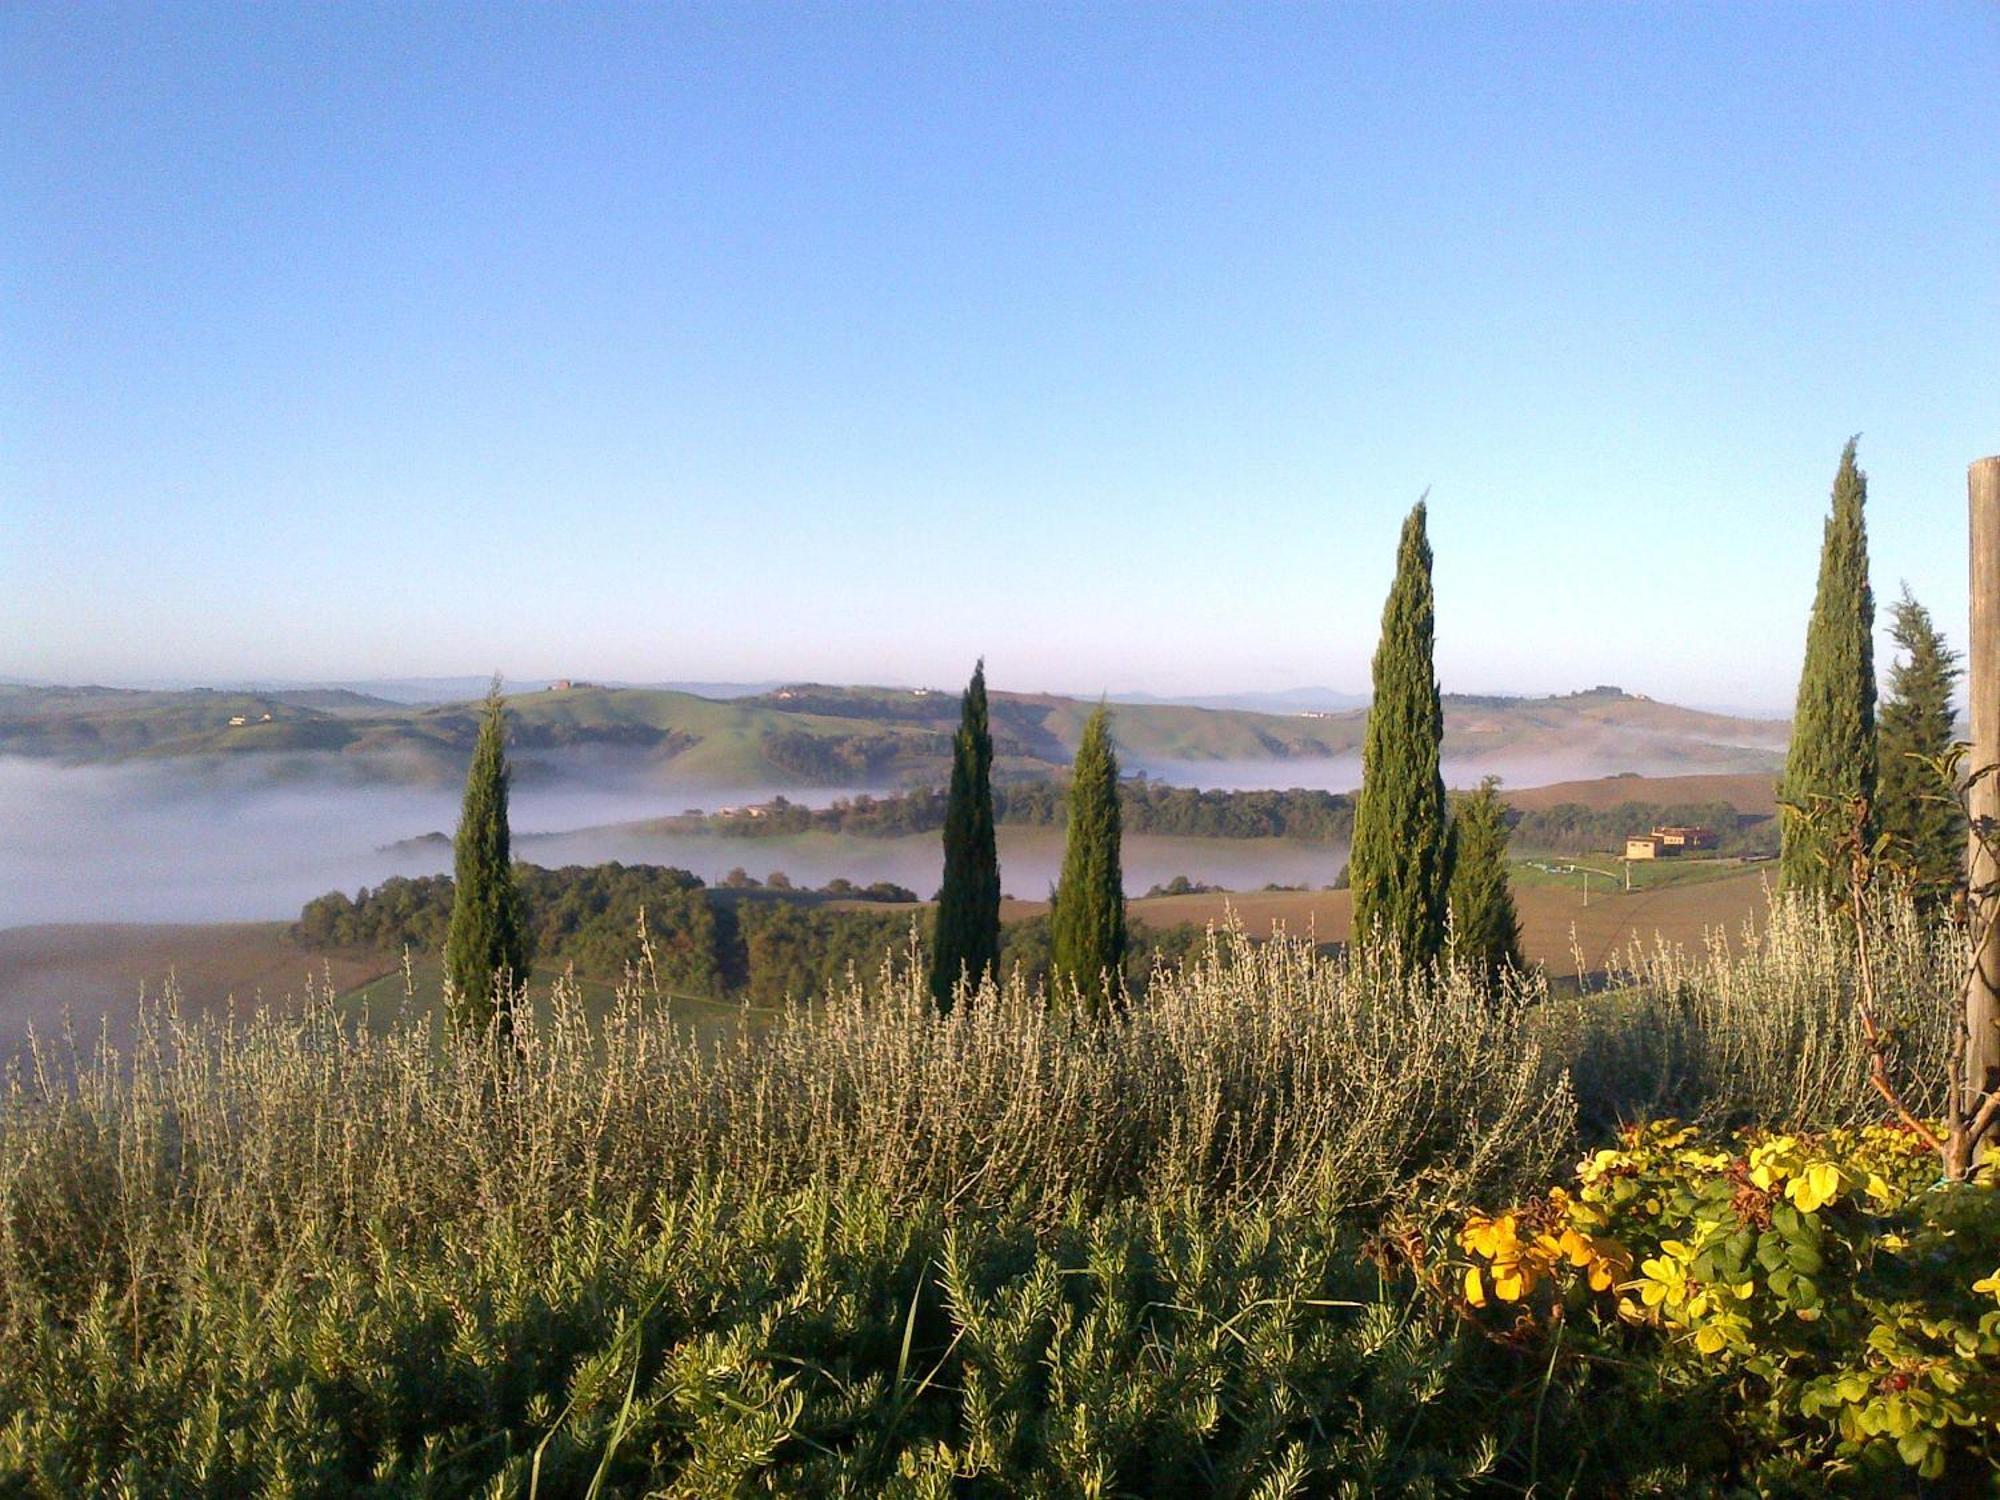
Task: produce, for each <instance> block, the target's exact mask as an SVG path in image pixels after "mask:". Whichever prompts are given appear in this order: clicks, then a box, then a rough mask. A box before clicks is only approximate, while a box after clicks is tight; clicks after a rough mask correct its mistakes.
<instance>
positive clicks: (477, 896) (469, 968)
mask: <svg viewBox="0 0 2000 1500" xmlns="http://www.w3.org/2000/svg"><path fill="white" fill-rule="evenodd" d="M506 737H507V711H506V706H505V704H504V703H503V702H502V700H501V697H500V684H499V683H498V682H497V681H496V682H495V683H494V685H493V688H492V690H491V691H490V692H489V693H487V695H486V708H485V713H484V715H483V717H482V718H481V720H480V724H479V738H478V741H477V742H476V743H475V744H474V745H473V748H472V767H471V769H470V770H469V771H467V773H466V777H465V805H464V808H463V810H462V811H461V812H460V814H459V819H458V837H457V839H456V841H455V842H454V846H453V853H454V858H453V862H452V872H453V874H452V891H453V894H452V904H451V926H450V927H449V928H448V929H447V930H446V933H445V943H444V971H445V977H446V979H447V980H448V981H449V983H450V986H451V990H450V993H451V996H452V1008H451V1020H452V1022H453V1024H454V1025H456V1026H458V1027H460V1028H462V1029H466V1030H471V1031H483V1030H484V1029H485V1028H486V1027H487V1026H488V1025H490V1024H492V1023H493V1021H494V1020H495V1019H496V1018H497V1019H498V1021H499V1023H500V1027H501V1029H502V1030H503V1031H505V1030H507V1029H508V1027H509V1023H510V1019H511V1018H510V1014H509V1012H510V1010H511V1007H512V1005H513V1001H514V997H515V995H516V994H518V993H519V992H520V991H521V990H522V989H523V988H524V987H525V986H526V984H527V982H528V953H527V942H526V936H525V932H526V929H525V926H524V924H523V922H522V920H521V898H520V893H519V892H518V891H517V890H516V889H515V886H514V865H513V854H512V851H511V849H510V847H509V836H508V831H507V781H508V771H507V747H506Z"/></svg>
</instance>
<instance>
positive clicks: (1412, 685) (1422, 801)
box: [1348, 500, 1451, 964]
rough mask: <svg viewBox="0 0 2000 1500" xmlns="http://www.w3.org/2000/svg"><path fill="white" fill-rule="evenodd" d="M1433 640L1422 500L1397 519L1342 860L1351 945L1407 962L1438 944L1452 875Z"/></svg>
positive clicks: (1426, 958) (1429, 955) (1430, 955)
mask: <svg viewBox="0 0 2000 1500" xmlns="http://www.w3.org/2000/svg"><path fill="white" fill-rule="evenodd" d="M1435 634H1436V600H1435V598H1434V597H1433V595H1432V592H1431V546H1430V540H1429V537H1428V536H1427V535H1426V533H1425V506H1424V502H1423V501H1421V500H1419V501H1418V502H1417V504H1416V508H1415V509H1413V510H1412V511H1411V512H1410V515H1409V519H1408V520H1406V521H1405V522H1404V523H1403V535H1402V539H1401V541H1400V542H1399V543H1398V546H1397V550H1396V579H1395V582H1394V583H1393V584H1391V585H1390V587H1389V599H1388V602H1387V603H1386V604H1385V605H1384V606H1383V607H1382V639H1381V642H1380V644H1378V645H1377V646H1376V648H1375V672H1374V676H1375V683H1374V692H1375V696H1374V699H1373V701H1372V702H1371V703H1370V704H1369V707H1368V729H1367V736H1366V738H1365V739H1364V740H1363V741H1362V746H1361V793H1360V796H1359V797H1358V798H1357V800H1356V803H1355V809H1354V850H1353V853H1352V855H1351V856H1350V858H1349V861H1348V871H1349V880H1350V883H1351V884H1352V885H1353V888H1354V941H1355V942H1356V943H1367V942H1373V941H1381V942H1385V943H1388V944H1392V945H1393V946H1394V947H1395V949H1396V950H1397V951H1398V952H1399V953H1400V954H1401V955H1402V957H1403V960H1404V961H1405V962H1407V963H1412V964H1423V963H1428V962H1430V961H1431V960H1432V959H1434V958H1436V957H1437V955H1438V953H1439V952H1440V951H1441V950H1442V948H1443V946H1444V931H1445V913H1446V909H1447V908H1446V901H1445V895H1446V889H1447V887H1448V885H1449V883H1450V879H1451V837H1450V828H1449V825H1448V822H1447V818H1446V810H1445V795H1444V776H1443V774H1442V772H1441V770H1440V767H1439V753H1440V747H1441V745H1442V743H1443V740H1444V707H1443V704H1442V703H1441V701H1440V700H1439V697H1438V687H1437V677H1436V675H1435V672H1434V669H1433V666H1432V660H1431V655H1432V646H1433V641H1434V637H1435Z"/></svg>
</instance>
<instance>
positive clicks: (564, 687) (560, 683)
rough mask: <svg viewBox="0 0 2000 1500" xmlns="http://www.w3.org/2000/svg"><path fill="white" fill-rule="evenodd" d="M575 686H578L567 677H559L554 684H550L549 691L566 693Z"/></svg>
mask: <svg viewBox="0 0 2000 1500" xmlns="http://www.w3.org/2000/svg"><path fill="white" fill-rule="evenodd" d="M575 686H576V684H575V683H573V682H571V681H570V680H569V679H568V678H567V677H558V678H557V679H556V680H555V681H554V682H552V683H550V684H549V686H548V691H549V692H551V693H566V692H568V691H569V690H570V689H571V688H573V687H575Z"/></svg>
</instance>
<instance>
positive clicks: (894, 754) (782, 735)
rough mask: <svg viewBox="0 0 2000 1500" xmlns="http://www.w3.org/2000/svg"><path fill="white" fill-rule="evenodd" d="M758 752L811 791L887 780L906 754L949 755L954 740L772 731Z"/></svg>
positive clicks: (906, 735)
mask: <svg viewBox="0 0 2000 1500" xmlns="http://www.w3.org/2000/svg"><path fill="white" fill-rule="evenodd" d="M758 748H759V750H760V751H761V752H762V753H763V756H764V759H765V760H767V761H769V762H770V763H771V764H772V765H774V766H776V767H777V768H778V769H779V770H780V771H783V772H784V773H785V774H786V775H788V776H792V777H795V778H797V779H798V780H799V781H800V782H803V783H804V784H806V785H808V786H851V785H853V784H854V783H855V782H858V781H873V780H876V779H878V778H880V777H882V776H884V775H886V774H887V773H888V772H889V770H890V768H891V767H892V766H894V764H895V763H896V761H897V759H898V758H899V757H902V756H904V755H910V754H916V755H924V756H939V757H942V756H945V755H949V754H950V753H951V738H950V736H948V735H943V734H934V733H927V732H924V731H920V730H919V731H910V732H904V733H883V734H854V735H845V736H842V737H840V738H837V739H836V738H830V737H828V736H825V735H817V734H811V733H809V732H807V731H805V730H803V729H774V730H771V731H769V732H768V733H766V734H765V735H764V736H763V738H762V739H761V740H760V741H759V742H758Z"/></svg>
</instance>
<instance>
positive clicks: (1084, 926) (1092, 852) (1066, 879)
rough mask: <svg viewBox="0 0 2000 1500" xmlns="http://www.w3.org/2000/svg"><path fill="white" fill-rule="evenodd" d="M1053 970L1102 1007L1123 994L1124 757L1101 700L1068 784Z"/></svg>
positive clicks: (1053, 922)
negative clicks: (1119, 755)
mask: <svg viewBox="0 0 2000 1500" xmlns="http://www.w3.org/2000/svg"><path fill="white" fill-rule="evenodd" d="M1049 943H1050V949H1051V953H1050V960H1049V968H1050V972H1051V979H1052V981H1053V982H1055V983H1057V984H1074V985H1075V986H1076V988H1077V989H1078V991H1080V992H1081V994H1082V995H1083V999H1084V1003H1085V1004H1086V1005H1089V1006H1090V1007H1092V1008H1093V1009H1101V1008H1102V1007H1104V1006H1105V1005H1108V1004H1109V1003H1110V1002H1111V1001H1112V1000H1114V999H1116V998H1117V997H1118V996H1119V995H1120V994H1122V993H1123V989H1124V972H1125V885H1124V875H1123V872H1122V871H1121V869H1120V864H1119V816H1118V758H1117V756H1116V755H1115V754H1114V753H1113V752H1112V748H1111V724H1110V718H1109V716H1108V715H1107V714H1106V713H1105V711H1104V707H1103V705H1101V704H1100V705H1099V706H1098V708H1097V711H1096V712H1095V713H1093V714H1092V715H1091V716H1090V721H1089V722H1088V723H1087V724H1085V725H1084V726H1083V742H1082V743H1081V744H1080V745H1078V746H1077V751H1076V768H1075V770H1074V772H1073V773H1072V774H1071V777H1070V785H1069V841H1068V843H1067V845H1066V846H1065V847H1064V850H1063V867H1062V880H1061V881H1060V883H1059V884H1058V885H1057V886H1056V894H1055V904H1054V908H1053V909H1052V910H1051V911H1050V913H1049Z"/></svg>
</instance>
